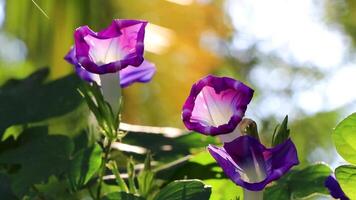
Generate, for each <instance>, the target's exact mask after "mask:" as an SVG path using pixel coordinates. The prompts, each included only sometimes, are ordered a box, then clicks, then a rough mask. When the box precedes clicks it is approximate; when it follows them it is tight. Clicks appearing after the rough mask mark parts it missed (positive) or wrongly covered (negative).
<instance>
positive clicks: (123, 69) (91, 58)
mask: <svg viewBox="0 0 356 200" xmlns="http://www.w3.org/2000/svg"><path fill="white" fill-rule="evenodd" d="M146 25H147V22H145V21H139V20H113V22H112V23H111V25H110V26H109V27H108V28H106V29H104V30H102V31H100V32H98V33H96V32H94V31H92V30H91V29H90V28H89V27H88V26H82V27H79V28H78V29H76V31H75V33H74V37H75V45H74V47H72V48H71V50H70V51H69V52H68V54H67V55H66V56H65V59H66V60H67V61H68V62H69V63H71V64H73V65H74V66H75V71H76V73H77V74H78V76H79V77H80V78H82V79H83V80H86V81H89V82H93V81H95V82H97V83H98V84H99V85H100V76H99V75H100V74H107V73H120V85H121V87H127V86H128V85H130V84H132V83H134V82H148V81H149V80H151V78H152V76H153V75H154V73H155V71H156V69H155V66H154V64H152V63H150V62H148V61H144V59H143V52H144V45H143V42H144V34H145V26H146ZM118 76H119V75H118ZM118 78H119V77H118Z"/></svg>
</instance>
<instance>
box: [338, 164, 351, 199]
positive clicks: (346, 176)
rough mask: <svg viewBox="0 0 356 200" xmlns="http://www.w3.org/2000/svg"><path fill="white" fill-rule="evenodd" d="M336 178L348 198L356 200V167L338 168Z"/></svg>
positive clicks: (344, 166)
mask: <svg viewBox="0 0 356 200" xmlns="http://www.w3.org/2000/svg"><path fill="white" fill-rule="evenodd" d="M335 176H336V179H337V180H338V182H339V184H340V186H341V188H342V190H343V191H344V193H345V194H346V196H347V197H349V198H350V199H356V166H354V165H343V166H340V167H338V168H336V170H335Z"/></svg>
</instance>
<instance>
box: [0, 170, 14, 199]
mask: <svg viewBox="0 0 356 200" xmlns="http://www.w3.org/2000/svg"><path fill="white" fill-rule="evenodd" d="M0 194H1V199H2V200H14V199H17V198H16V196H15V194H14V193H13V192H12V190H11V183H10V178H9V177H8V175H6V174H0Z"/></svg>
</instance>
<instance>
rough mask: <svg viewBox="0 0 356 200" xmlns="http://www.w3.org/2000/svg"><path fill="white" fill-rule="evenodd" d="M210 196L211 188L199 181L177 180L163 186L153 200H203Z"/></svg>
mask: <svg viewBox="0 0 356 200" xmlns="http://www.w3.org/2000/svg"><path fill="white" fill-rule="evenodd" d="M210 194H211V187H210V186H207V185H204V183H203V182H202V181H200V180H177V181H174V182H172V183H169V184H168V185H167V186H165V187H164V188H163V189H162V190H161V191H160V192H159V193H158V195H157V196H156V198H155V200H168V199H169V200H205V199H209V198H210Z"/></svg>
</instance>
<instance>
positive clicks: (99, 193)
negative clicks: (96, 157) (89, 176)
mask: <svg viewBox="0 0 356 200" xmlns="http://www.w3.org/2000/svg"><path fill="white" fill-rule="evenodd" d="M112 142H113V140H112V139H109V141H108V143H107V145H106V146H105V147H104V157H103V159H102V163H101V168H100V174H99V184H98V190H97V193H96V198H97V199H98V200H100V195H101V186H102V184H103V177H104V173H105V166H106V163H107V162H108V159H109V153H110V150H111V145H112ZM104 145H105V142H104Z"/></svg>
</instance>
